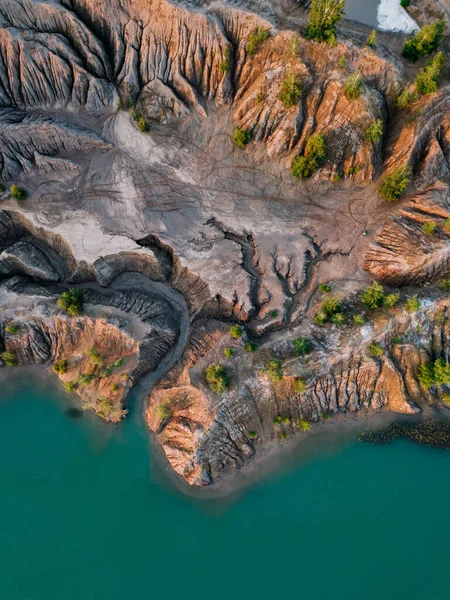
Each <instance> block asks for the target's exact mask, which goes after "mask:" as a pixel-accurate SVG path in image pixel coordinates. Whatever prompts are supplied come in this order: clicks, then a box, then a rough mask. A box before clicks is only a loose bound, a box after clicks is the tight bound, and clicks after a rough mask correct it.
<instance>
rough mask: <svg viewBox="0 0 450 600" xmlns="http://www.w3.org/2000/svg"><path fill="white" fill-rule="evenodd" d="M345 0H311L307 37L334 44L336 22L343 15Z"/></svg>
mask: <svg viewBox="0 0 450 600" xmlns="http://www.w3.org/2000/svg"><path fill="white" fill-rule="evenodd" d="M344 7H345V0H312V2H311V10H310V11H309V20H308V34H307V35H308V38H309V39H310V40H316V41H318V42H327V43H328V44H330V45H334V44H335V42H336V23H337V22H338V21H340V20H341V19H342V17H343V16H344Z"/></svg>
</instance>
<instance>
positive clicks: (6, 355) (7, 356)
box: [0, 350, 18, 367]
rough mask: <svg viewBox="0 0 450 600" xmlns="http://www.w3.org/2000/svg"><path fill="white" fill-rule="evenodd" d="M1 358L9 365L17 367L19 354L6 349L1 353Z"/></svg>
mask: <svg viewBox="0 0 450 600" xmlns="http://www.w3.org/2000/svg"><path fill="white" fill-rule="evenodd" d="M0 356H1V359H2V361H3V362H4V363H5V365H7V366H8V367H17V363H18V361H17V356H16V355H15V354H14V353H13V352H8V351H7V350H5V351H4V352H2V353H1V355H0Z"/></svg>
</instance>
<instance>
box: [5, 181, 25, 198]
mask: <svg viewBox="0 0 450 600" xmlns="http://www.w3.org/2000/svg"><path fill="white" fill-rule="evenodd" d="M9 192H10V194H11V196H12V197H13V198H15V199H16V200H25V198H26V197H27V193H26V191H25V190H24V189H23V188H21V187H19V186H18V185H16V184H13V185H12V186H11V187H10V188H9Z"/></svg>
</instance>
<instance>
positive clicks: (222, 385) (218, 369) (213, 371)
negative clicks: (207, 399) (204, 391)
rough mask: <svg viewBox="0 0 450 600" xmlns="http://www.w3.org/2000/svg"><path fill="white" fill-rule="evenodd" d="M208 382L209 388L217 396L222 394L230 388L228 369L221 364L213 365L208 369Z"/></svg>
mask: <svg viewBox="0 0 450 600" xmlns="http://www.w3.org/2000/svg"><path fill="white" fill-rule="evenodd" d="M206 381H207V382H208V385H209V387H210V388H211V390H212V391H213V392H215V393H216V394H221V393H222V392H224V391H225V390H226V389H227V387H228V377H227V372H226V369H225V367H224V366H223V365H221V364H220V363H213V364H212V365H209V367H208V368H207V369H206Z"/></svg>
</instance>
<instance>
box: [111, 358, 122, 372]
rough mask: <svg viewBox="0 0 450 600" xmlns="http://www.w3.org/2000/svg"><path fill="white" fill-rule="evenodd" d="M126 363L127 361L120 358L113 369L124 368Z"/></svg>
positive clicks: (113, 365) (114, 363)
mask: <svg viewBox="0 0 450 600" xmlns="http://www.w3.org/2000/svg"><path fill="white" fill-rule="evenodd" d="M124 363H125V359H124V358H122V357H121V358H118V359H117V360H116V361H115V362H113V364H112V365H111V367H112V368H113V369H120V367H123V365H124Z"/></svg>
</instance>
